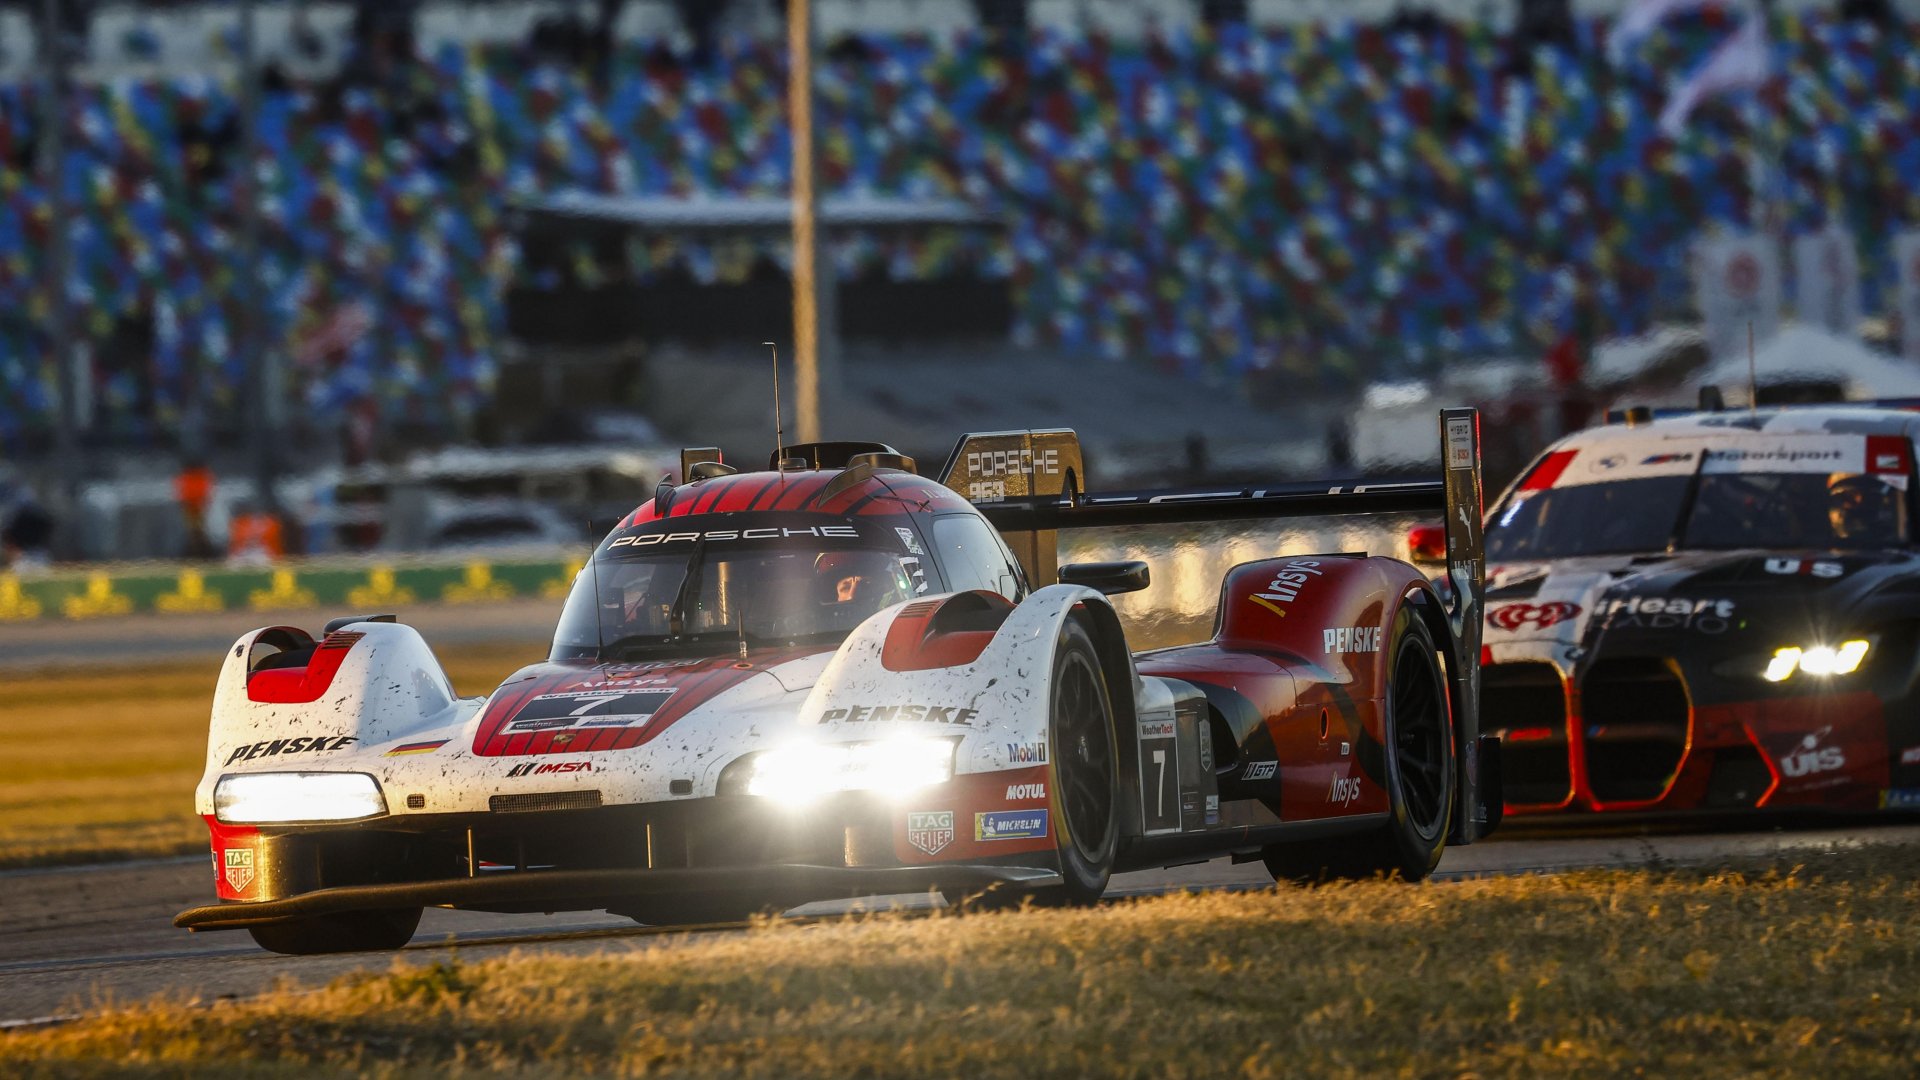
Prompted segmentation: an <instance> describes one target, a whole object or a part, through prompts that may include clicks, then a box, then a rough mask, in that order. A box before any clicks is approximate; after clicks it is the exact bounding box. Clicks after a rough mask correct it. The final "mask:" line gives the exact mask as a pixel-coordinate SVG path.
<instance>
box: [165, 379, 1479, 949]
mask: <svg viewBox="0 0 1920 1080" xmlns="http://www.w3.org/2000/svg"><path fill="white" fill-rule="evenodd" d="M1476 424H1477V420H1476V418H1475V416H1474V414H1473V413H1472V412H1471V411H1470V410H1462V411H1459V412H1454V413H1448V414H1445V415H1444V416H1443V429H1444V431H1445V433H1446V438H1447V440H1448V444H1449V454H1450V461H1449V466H1450V467H1449V468H1447V469H1446V470H1445V479H1444V480H1442V481H1437V482H1424V483H1405V484H1395V485H1387V486H1378V487H1367V486H1358V487H1354V486H1347V485H1337V486H1333V485H1328V484H1324V483H1322V484H1296V485H1291V486H1288V487H1284V488H1270V489H1259V490H1239V491H1161V492H1145V493H1131V494H1097V495H1090V494H1085V493H1083V491H1082V483H1083V481H1084V478H1085V475H1086V471H1085V468H1084V466H1083V465H1082V462H1081V456H1080V452H1079V446H1078V441H1077V439H1076V438H1075V437H1074V435H1073V433H1072V432H1070V431H1024V432H1012V433H1001V434H988V435H969V436H967V437H965V438H963V439H962V441H961V442H960V444H959V446H958V447H957V449H956V450H955V452H954V454H953V456H952V458H951V459H950V460H949V462H948V463H947V465H946V468H945V469H944V470H943V471H942V473H941V475H940V479H939V481H937V482H936V481H935V480H932V479H929V478H925V477H922V476H919V475H917V473H916V472H915V468H914V464H913V462H912V461H911V460H910V459H907V458H905V457H903V456H901V455H899V454H897V453H895V452H894V451H892V450H890V449H889V448H887V447H885V446H883V445H879V444H870V443H821V444H808V445H802V446H794V447H787V448H783V449H782V450H781V451H780V452H779V453H778V454H777V455H776V460H774V461H773V462H770V463H769V467H768V469H767V470H766V471H764V472H736V471H735V470H733V469H732V468H729V467H728V466H726V465H725V464H723V463H721V462H720V461H719V460H718V453H717V451H709V450H692V451H687V452H685V453H684V454H683V457H682V472H681V476H682V478H683V481H684V482H682V483H678V484H674V483H670V482H663V483H662V485H661V486H660V488H659V490H658V492H657V493H656V495H655V496H654V498H653V499H652V500H651V501H649V502H647V503H646V504H644V505H642V506H641V507H640V508H639V509H637V510H636V511H634V512H633V513H632V514H631V515H630V516H628V517H627V518H626V519H624V520H623V521H622V522H621V523H620V524H619V525H618V527H616V528H615V529H614V530H613V531H612V532H611V533H610V534H609V535H607V537H606V538H605V539H604V540H602V541H601V542H600V544H599V546H598V548H597V549H596V550H595V552H594V553H593V556H592V558H591V559H590V560H589V561H588V562H587V563H586V564H585V566H584V567H583V568H582V569H581V571H580V573H579V574H578V576H577V578H576V579H575V582H574V584H573V588H572V593H571V595H570V596H569V597H568V598H567V600H566V603H565V606H564V609H563V610H562V612H561V615H560V621H559V626H558V629H557V630H556V631H555V634H554V639H553V648H552V653H551V657H550V659H548V660H547V661H546V662H544V663H539V664H534V665H532V666H530V667H527V668H524V669H522V670H521V671H519V672H518V673H516V674H514V675H513V676H512V677H510V678H508V679H507V680H506V681H505V682H504V683H502V684H501V686H500V687H499V688H498V689H497V690H495V691H493V693H492V694H490V695H488V696H487V697H485V698H462V697H460V696H458V695H457V694H456V693H455V692H454V689H453V687H452V686H450V685H449V683H448V679H447V676H446V675H445V673H444V672H443V671H442V669H441V667H440V665H439V663H438V662H437V661H436V660H435V658H434V655H433V653H432V652H431V651H430V650H429V648H428V646H427V644H426V642H425V641H423V640H422V639H421V637H420V635H419V634H417V633H416V632H415V631H414V630H412V629H411V628H409V627H407V626H405V625H402V624H400V623H397V622H395V621H393V619H392V617H391V616H374V617H349V618H345V619H336V620H334V622H333V623H330V624H329V625H328V626H327V628H326V630H325V632H323V633H322V634H321V635H320V636H319V637H317V638H315V637H312V636H309V635H308V634H307V633H305V632H303V631H301V630H299V629H296V628H293V627H286V626H275V627H267V628H264V629H260V630H255V631H253V632H252V633H249V634H246V635H245V636H243V637H242V638H240V640H238V641H236V642H235V643H234V645H233V647H232V648H231V649H230V650H229V651H228V653H227V657H226V662H225V666H224V668H223V670H222V671H221V673H220V677H219V684H218V688H217V690H216V693H215V699H214V706H213V717H212V733H211V736H210V738H209V742H208V756H207V765H206V772H205V775H204V777H203V778H202V780H201V783H200V785H199V789H198V791H197V793H196V798H197V801H198V807H199V812H200V813H201V814H202V815H203V816H204V817H205V820H206V822H207V826H208V828H209V830H210V831H211V834H212V845H213V862H214V885H215V889H216V892H217V895H218V899H219V902H218V903H216V904H212V905H209V906H205V907H198V908H194V909H192V910H190V911H186V912H183V913H181V914H180V915H179V916H178V917H177V918H176V920H175V922H176V923H177V925H180V926H183V927H188V928H191V929H195V930H215V929H229V928H244V929H247V930H248V931H250V932H251V933H252V935H253V937H254V939H255V940H256V941H258V942H259V943H260V944H261V945H263V946H265V947H266V948H268V949H271V950H274V951H277V952H285V953H314V952H327V951H338V950H348V949H363V948H397V947H399V946H401V945H402V944H404V943H405V942H406V941H407V940H408V938H409V937H410V935H411V934H412V933H413V931H414V929H415V926H416V924H417V923H418V920H419V918H420V914H421V910H422V908H423V906H427V905H439V906H446V907H457V908H471V909H480V910H488V911H504V912H531V911H546V912H550V911H557V910H579V909H596V908H604V909H607V910H608V911H611V912H614V913H617V914H624V915H628V916H631V917H632V918H634V919H636V920H639V921H641V922H645V923H649V924H673V923H684V922H707V921H715V920H720V919H727V918H738V917H740V916H742V915H744V914H746V913H749V912H751V911H753V910H756V909H764V908H785V907H789V906H793V905H796V904H799V903H804V902H808V901H812V900H819V899H827V898H833V897H847V896H854V895H863V894H897V893H905V892H918V891H925V890H932V889H938V890H941V891H942V892H944V893H946V894H947V895H948V896H949V897H950V898H952V899H955V900H956V901H957V900H960V899H962V898H964V897H968V896H973V897H975V898H976V899H982V898H984V901H983V902H992V901H994V900H996V899H999V898H1006V897H1017V896H1021V895H1024V894H1029V893H1037V894H1040V895H1041V896H1051V897H1058V898H1063V899H1066V900H1071V901H1090V900H1092V899H1094V898H1096V897H1098V896H1099V895H1100V894H1101V892H1102V890H1103V889H1104V888H1105V887H1106V885H1107V881H1108V878H1109V876H1110V875H1111V874H1113V873H1115V872H1118V871H1124V870H1130V869H1138V868H1144V867H1152V866H1162V865H1170V864H1176V863H1181V862H1191V861H1196V860H1201V859H1205V858H1209V857H1213V856H1218V855H1224V854H1229V853H1231V854H1234V855H1236V856H1237V857H1240V858H1243V859H1258V858H1264V859H1265V861H1266V863H1267V865H1268V866H1269V867H1271V868H1272V870H1273V872H1274V873H1275V874H1276V875H1278V876H1281V877H1286V878H1312V877H1320V876H1324V875H1328V874H1341V875H1348V874H1371V873H1374V872H1381V871H1386V872H1396V873H1398V874H1400V875H1402V876H1404V877H1406V878H1409V879H1418V878H1420V877H1423V876H1424V875H1426V874H1427V873H1428V872H1429V871H1430V870H1432V868H1433V866H1434V864H1435V863H1436V862H1437V861H1438V859H1439V857H1440V853H1441V850H1442V848H1443V846H1444V845H1445V844H1446V843H1448V842H1449V841H1451V842H1454V843H1466V842H1470V841H1472V840H1474V839H1475V838H1477V837H1478V836H1480V835H1481V834H1483V833H1484V832H1486V831H1487V830H1489V829H1490V828H1492V827H1493V826H1494V825H1495V824H1496V822H1497V820H1498V815H1499V808H1500V806H1501V799H1500V794H1499V784H1498V775H1497V758H1496V757H1495V755H1496V753H1497V749H1498V748H1497V746H1496V745H1495V744H1494V743H1493V741H1492V740H1490V739H1487V738H1484V737H1482V736H1480V734H1479V732H1478V730H1477V725H1476V700H1475V699H1476V696H1477V693H1478V681H1477V680H1478V665H1477V660H1478V656H1479V634H1480V625H1481V620H1480V617H1479V611H1478V609H1477V607H1476V606H1475V605H1476V604H1477V603H1478V602H1479V598H1480V595H1481V580H1480V578H1481V565H1482V564H1481V551H1480V534H1479V526H1480V512H1479V511H1480V502H1479V499H1480V489H1479V457H1478V444H1477V438H1478V431H1477V427H1476ZM1437 508H1439V509H1444V511H1445V513H1446V515H1447V521H1448V523H1449V532H1448V537H1449V548H1450V551H1451V553H1452V575H1453V576H1452V580H1453V582H1454V584H1455V586H1456V587H1455V589H1454V592H1455V594H1456V595H1457V596H1458V597H1460V602H1459V603H1456V604H1453V605H1450V606H1449V605H1443V603H1442V601H1441V599H1440V597H1439V595H1438V593H1437V592H1436V590H1435V589H1434V587H1433V586H1432V585H1431V584H1430V583H1429V582H1428V581H1427V580H1426V578H1425V577H1424V576H1423V575H1422V574H1421V573H1420V572H1419V571H1417V570H1415V569H1414V568H1413V567H1412V566H1410V565H1408V564H1406V563H1404V562H1400V561H1398V560H1395V559H1390V558H1382V557H1369V556H1366V555H1364V554H1333V555H1314V556H1303V557H1296V558H1278V559H1264V560H1261V561H1258V562H1251V563H1246V564H1243V565H1240V566H1235V567H1232V568H1231V569H1229V570H1227V571H1226V572H1225V574H1224V576H1223V580H1222V583H1221V593H1220V606H1219V611H1218V615H1217V619H1216V625H1215V632H1214V634H1213V637H1212V639H1211V640H1209V641H1205V642H1201V643H1198V644H1193V645H1187V646H1183V647H1178V648H1171V649H1163V650H1159V651H1156V652H1149V653H1143V654H1140V655H1134V654H1133V653H1132V652H1130V650H1129V649H1128V647H1127V642H1126V640H1125V638H1124V636H1123V633H1122V629H1121V624H1120V621H1119V619H1118V618H1117V617H1116V614H1115V611H1114V608H1113V606H1112V603H1111V601H1110V599H1109V597H1110V596H1112V595H1115V594H1119V593H1124V592H1128V591H1132V590H1137V589H1141V588H1143V587H1145V586H1146V584H1147V582H1148V569H1147V566H1146V564H1144V563H1137V562H1128V563H1093V564H1082V565H1069V566H1056V565H1055V562H1056V556H1055V553H1056V550H1057V547H1056V540H1057V531H1058V530H1059V529H1063V528H1078V527H1090V526H1103V525H1116V524H1126V523H1132V522H1183V521H1205V520H1216V519H1228V518H1248V517H1275V516H1289V515H1308V514H1311V515H1321V514H1347V513H1373V512H1387V511H1392V512H1420V511H1431V510H1433V509H1437ZM996 524H997V525H998V526H999V528H998V529H996V528H995V525H996ZM1016 551H1017V552H1018V554H1015V552H1016Z"/></svg>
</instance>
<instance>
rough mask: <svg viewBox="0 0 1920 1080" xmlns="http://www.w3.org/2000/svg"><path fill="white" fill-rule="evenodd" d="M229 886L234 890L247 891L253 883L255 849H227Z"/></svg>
mask: <svg viewBox="0 0 1920 1080" xmlns="http://www.w3.org/2000/svg"><path fill="white" fill-rule="evenodd" d="M226 860H227V867H226V871H227V888H229V889H232V890H233V891H234V892H246V891H247V886H249V885H251V884H253V849H252V848H240V847H230V848H227V849H226Z"/></svg>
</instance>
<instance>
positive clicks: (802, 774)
mask: <svg viewBox="0 0 1920 1080" xmlns="http://www.w3.org/2000/svg"><path fill="white" fill-rule="evenodd" d="M953 747H954V743H953V740H952V739H929V738H899V739H886V740H882V741H879V742H856V743H793V744H790V745H788V746H783V747H779V748H777V749H773V750H769V751H767V752H765V753H763V754H761V755H760V756H759V757H757V758H755V759H754V762H753V774H752V776H751V777H750V778H749V779H748V780H747V794H749V795H761V796H766V797H768V798H774V799H780V800H783V801H786V802H793V803H806V802H812V801H813V800H815V799H818V798H820V797H821V796H824V795H829V794H832V793H833V792H836V791H872V792H877V793H879V794H882V795H889V796H901V795H909V794H912V793H913V792H916V791H919V790H920V789H922V788H927V787H932V786H933V785H935V784H944V783H946V782H947V781H948V780H951V779H953Z"/></svg>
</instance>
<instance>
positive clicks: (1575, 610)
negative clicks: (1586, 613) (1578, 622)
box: [1487, 600, 1580, 631]
mask: <svg viewBox="0 0 1920 1080" xmlns="http://www.w3.org/2000/svg"><path fill="white" fill-rule="evenodd" d="M1579 614H1580V605H1579V604H1571V603H1568V602H1567V601H1565V600H1549V601H1547V602H1546V603H1544V604H1508V605H1507V606H1506V607H1497V608H1494V609H1493V610H1491V611H1489V612H1487V621H1488V622H1490V623H1492V624H1493V625H1494V626H1496V627H1499V628H1500V629H1502V630H1509V631H1511V630H1518V629H1520V628H1521V627H1523V626H1527V625H1533V626H1537V627H1539V628H1540V629H1542V630H1545V629H1546V628H1547V627H1549V626H1552V625H1553V624H1555V623H1563V622H1566V621H1567V620H1568V619H1571V618H1574V617H1575V616H1577V615H1579Z"/></svg>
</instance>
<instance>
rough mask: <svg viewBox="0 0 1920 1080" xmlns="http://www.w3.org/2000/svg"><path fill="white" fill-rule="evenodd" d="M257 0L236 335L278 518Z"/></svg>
mask: <svg viewBox="0 0 1920 1080" xmlns="http://www.w3.org/2000/svg"><path fill="white" fill-rule="evenodd" d="M257 50H258V39H257V33H256V28H255V26H254V0H240V95H239V106H240V165H239V170H238V171H237V172H236V173H235V174H234V184H233V193H234V200H235V203H236V206H235V209H236V211H238V213H239V215H240V222H239V224H240V245H239V247H240V250H239V266H238V267H237V268H236V269H237V273H235V275H234V281H235V282H237V283H238V285H239V289H238V299H239V304H238V308H239V310H238V313H237V314H238V323H237V325H236V327H235V329H236V330H237V331H238V333H237V334H236V335H235V337H236V338H237V339H238V342H237V344H238V346H239V349H240V363H241V364H242V365H243V370H244V371H245V372H246V380H247V381H246V386H247V388H248V390H249V391H251V392H250V393H249V394H248V395H247V436H248V439H247V442H248V450H249V457H250V458H251V459H252V463H253V470H254V474H253V484H254V492H255V499H256V501H257V503H258V505H259V508H260V509H261V510H262V511H265V512H266V513H270V514H277V513H279V511H280V505H279V500H278V499H277V498H276V497H275V495H274V490H273V482H274V479H275V478H276V477H277V476H278V475H279V469H280V463H279V455H278V454H277V453H276V450H275V448H276V445H277V444H276V440H277V439H278V438H279V436H280V434H281V425H282V423H283V422H284V418H283V416H282V415H281V414H282V409H281V407H280V405H281V400H280V398H281V395H280V372H279V369H278V368H277V366H276V365H275V357H276V355H277V353H278V350H276V349H274V348H273V347H272V345H271V344H270V343H269V341H268V335H267V334H266V333H265V332H264V331H265V329H266V309H267V288H266V282H264V281H263V280H262V279H261V270H262V267H261V265H260V182H259V175H258V173H257V172H256V171H255V170H256V161H257V160H258V158H259V144H260V77H259V71H258V59H259V57H258V56H257Z"/></svg>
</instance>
